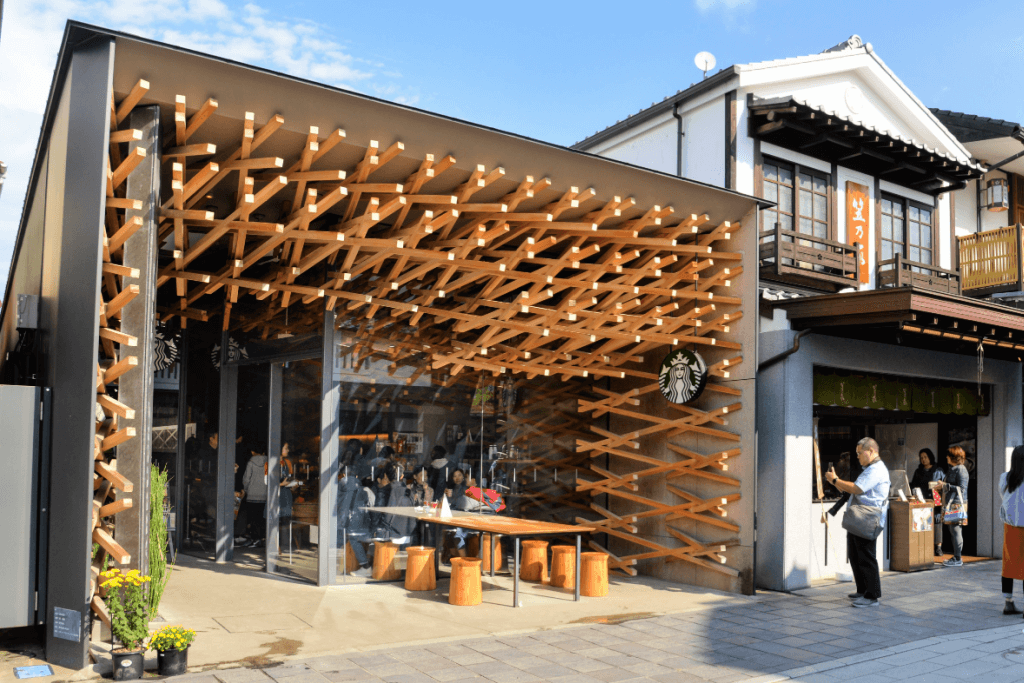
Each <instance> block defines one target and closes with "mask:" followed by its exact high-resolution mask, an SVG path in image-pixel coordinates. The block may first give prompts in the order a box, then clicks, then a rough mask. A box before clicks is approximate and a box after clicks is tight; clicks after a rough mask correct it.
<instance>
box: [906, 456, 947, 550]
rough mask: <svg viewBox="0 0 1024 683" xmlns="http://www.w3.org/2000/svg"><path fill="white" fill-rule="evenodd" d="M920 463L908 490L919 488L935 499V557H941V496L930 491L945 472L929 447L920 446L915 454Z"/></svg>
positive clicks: (943, 477)
mask: <svg viewBox="0 0 1024 683" xmlns="http://www.w3.org/2000/svg"><path fill="white" fill-rule="evenodd" d="M917 458H918V460H919V461H920V462H921V464H920V465H919V466H918V468H917V470H916V471H915V472H914V478H913V479H911V480H910V490H911V491H913V490H915V489H921V493H926V492H927V493H930V494H931V495H932V496H933V497H934V498H933V499H934V501H935V524H934V529H935V557H942V497H941V496H939V492H938V491H932V490H930V488H931V483H932V482H933V481H943V480H944V479H945V478H946V473H945V472H943V471H942V465H940V464H939V461H938V460H937V459H936V458H935V454H934V453H932V450H931V449H930V448H922V449H921V452H920V453H918V454H917Z"/></svg>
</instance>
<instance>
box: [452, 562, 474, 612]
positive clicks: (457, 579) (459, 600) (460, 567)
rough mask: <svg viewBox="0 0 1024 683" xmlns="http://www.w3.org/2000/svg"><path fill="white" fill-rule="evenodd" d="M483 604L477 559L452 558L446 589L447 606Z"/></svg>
mask: <svg viewBox="0 0 1024 683" xmlns="http://www.w3.org/2000/svg"><path fill="white" fill-rule="evenodd" d="M481 602H483V587H482V586H481V581H480V558H479V557H453V558H452V578H451V582H450V584H449V588H448V604H449V605H462V606H470V605H479V604H480V603H481Z"/></svg>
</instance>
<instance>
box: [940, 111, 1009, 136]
mask: <svg viewBox="0 0 1024 683" xmlns="http://www.w3.org/2000/svg"><path fill="white" fill-rule="evenodd" d="M931 112H932V114H934V115H935V118H937V119H938V120H939V121H940V122H941V123H942V125H944V126H945V127H946V128H947V129H948V130H949V132H950V133H952V134H953V135H954V136H955V137H956V139H957V140H959V141H960V142H963V143H968V142H980V141H981V140H992V139H995V138H1016V139H1017V140H1022V141H1024V129H1022V128H1021V126H1020V124H1019V123H1014V122H1013V121H1004V120H1003V119H992V118H989V117H987V116H977V115H975V114H965V113H963V112H959V111H949V110H946V109H932V110H931Z"/></svg>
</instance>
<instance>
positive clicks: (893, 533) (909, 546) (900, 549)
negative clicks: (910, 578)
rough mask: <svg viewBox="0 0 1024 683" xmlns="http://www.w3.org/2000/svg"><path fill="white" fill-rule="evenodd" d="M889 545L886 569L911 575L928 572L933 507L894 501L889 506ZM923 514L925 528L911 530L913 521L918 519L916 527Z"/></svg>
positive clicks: (932, 542)
mask: <svg viewBox="0 0 1024 683" xmlns="http://www.w3.org/2000/svg"><path fill="white" fill-rule="evenodd" d="M889 508H890V513H889V514H890V524H892V526H891V527H890V529H889V534H890V539H889V540H890V543H891V544H892V550H891V554H890V556H889V569H892V570H893V571H897V572H912V571H917V570H920V569H930V568H932V567H933V566H934V564H935V527H934V526H933V525H934V524H935V520H934V517H935V506H934V505H933V504H932V502H931V501H928V502H927V503H919V502H917V501H902V500H894V501H891V502H890V503H889ZM922 510H923V511H926V512H927V519H928V524H927V525H926V526H927V527H928V528H927V529H920V530H918V531H915V530H914V528H915V527H914V518H915V515H916V516H917V517H918V522H919V523H918V528H920V527H921V526H923V525H922V524H921V521H922V519H921V518H922V517H924V516H925V513H924V512H921V511H922Z"/></svg>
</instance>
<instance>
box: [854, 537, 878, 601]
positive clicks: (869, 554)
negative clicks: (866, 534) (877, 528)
mask: <svg viewBox="0 0 1024 683" xmlns="http://www.w3.org/2000/svg"><path fill="white" fill-rule="evenodd" d="M846 556H847V557H848V558H849V559H850V568H851V569H853V580H854V581H855V582H856V583H857V592H858V593H861V594H862V595H863V596H864V597H865V598H868V599H870V600H877V599H878V598H880V597H882V581H881V577H880V576H879V573H878V558H877V557H876V555H875V541H869V540H868V539H866V538H861V537H859V536H854V535H853V534H850V533H848V534H846Z"/></svg>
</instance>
